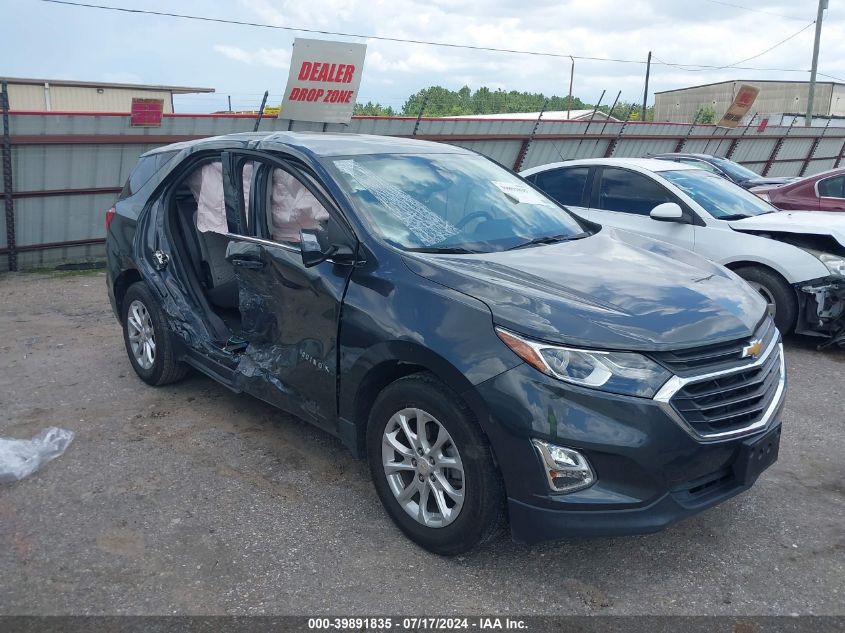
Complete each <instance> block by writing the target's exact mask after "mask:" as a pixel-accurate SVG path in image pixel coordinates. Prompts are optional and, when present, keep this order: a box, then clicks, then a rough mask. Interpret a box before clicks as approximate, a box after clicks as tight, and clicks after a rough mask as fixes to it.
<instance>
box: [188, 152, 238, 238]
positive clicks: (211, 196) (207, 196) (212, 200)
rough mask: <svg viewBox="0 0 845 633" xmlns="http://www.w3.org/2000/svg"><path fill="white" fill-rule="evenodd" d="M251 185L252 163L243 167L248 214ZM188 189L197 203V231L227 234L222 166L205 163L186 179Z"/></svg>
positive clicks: (214, 163) (216, 163)
mask: <svg viewBox="0 0 845 633" xmlns="http://www.w3.org/2000/svg"><path fill="white" fill-rule="evenodd" d="M251 183H252V163H247V164H246V165H244V170H243V189H244V201H245V202H246V211H247V212H249V189H250V185H251ZM188 187H190V189H191V193H192V194H193V195H194V198H195V199H196V201H197V230H199V231H201V232H202V233H206V232H212V233H228V232H229V226H228V223H227V222H226V206H225V199H224V195H223V164H222V163H221V162H219V161H215V162H213V163H207V164H205V165H203V166H202V167H200V168H199V169H197V170H196V171H194V173H193V174H191V176H190V177H189V178H188Z"/></svg>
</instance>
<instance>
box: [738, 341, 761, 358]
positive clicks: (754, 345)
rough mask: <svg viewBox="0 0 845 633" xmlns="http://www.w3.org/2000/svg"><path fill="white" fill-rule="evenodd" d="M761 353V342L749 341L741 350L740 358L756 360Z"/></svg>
mask: <svg viewBox="0 0 845 633" xmlns="http://www.w3.org/2000/svg"><path fill="white" fill-rule="evenodd" d="M762 351H763V341H751V343H749V344H748V345H746V346H745V347H743V348H742V357H743V358H748V357H749V356H750V357H751V358H757V357H758V356H759V355H760V352H762Z"/></svg>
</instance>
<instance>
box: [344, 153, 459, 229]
mask: <svg viewBox="0 0 845 633" xmlns="http://www.w3.org/2000/svg"><path fill="white" fill-rule="evenodd" d="M339 162H344V163H345V162H347V161H339ZM349 162H353V161H349ZM338 168H339V169H340V170H341V171H343V172H344V173H348V174H349V175H350V177H351V179H352V180H354V181H355V183H356V184H357V185H358V186H360V187H361V188H362V189H365V190H366V191H369V192H370V193H371V194H372V195H373V196H375V198H376V199H377V200H378V201H379V202H380V203H381V204H382V205H383V206H385V207H386V208H388V209H390V210H391V211H393V212H394V213H395V214H396V216H397V217H398V218H399V219H400V220H401V221H402V223H403V224H404V225H405V226H406V227H407V228H408V229H410V230H411V231H412V232H413V233H414V235H415V236H416V237H417V239H418V240H419V241H420V243H421V244H423V245H424V246H433V245H434V244H438V243H441V242H444V241H445V240H447V239H449V238H450V237H452V236H454V235H458V234H459V233H460V230H458V228H457V227H456V226H454V225H453V224H452V223H450V222H447V221H446V220H444V219H443V218H442V217H440V216H439V215H437V213H435V212H434V211H432V210H431V209H429V208H428V207H427V206H425V205H424V204H422V203H421V202H419V201H417V200H416V199H414V198H413V197H411V196H409V195H408V194H407V193H405V192H404V191H402V190H401V189H400V188H399V187H396V186H395V185H392V184H390V183H389V182H387V181H386V180H384V179H383V178H381V177H380V176H378V175H376V174H375V173H374V172H372V171H370V170H368V169H364V168H362V167H361V166H360V165H359V164H357V163H353V165H352V169H351V173H350V171H347V170H348V169H349V166H348V165H344V166H340V165H338Z"/></svg>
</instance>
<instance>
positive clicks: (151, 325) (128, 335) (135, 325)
mask: <svg viewBox="0 0 845 633" xmlns="http://www.w3.org/2000/svg"><path fill="white" fill-rule="evenodd" d="M123 342H124V343H125V345H126V353H127V355H128V356H129V362H130V363H132V368H133V369H134V370H135V373H136V374H138V377H139V378H140V379H141V380H143V381H144V382H146V383H148V384H150V385H156V386H158V385H166V384H168V383H171V382H176V381H177V380H179V379H181V378H182V377H183V376H184V375H185V373H186V372H187V367H186V365H185V364H184V363H181V362H179V361H177V360H176V354H175V350H174V349H173V343H172V341H171V340H170V332H169V331H168V329H167V325H166V321H165V318H164V313H163V312H162V310H161V306H159V303H158V301H157V300H156V299H155V297H154V296H153V294H152V293H151V292H150V289H149V288H147V285H146V284H145V283H144V282H142V281H139V282H136V283H134V284H132V285H131V286H130V287H129V289H128V290H127V291H126V295H125V296H124V298H123Z"/></svg>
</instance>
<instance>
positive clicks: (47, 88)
mask: <svg viewBox="0 0 845 633" xmlns="http://www.w3.org/2000/svg"><path fill="white" fill-rule="evenodd" d="M0 81H5V82H6V83H7V85H8V91H9V108H10V109H11V110H16V111H32V112H129V111H130V110H131V108H132V99H158V100H161V101H162V102H163V105H164V113H165V114H169V113H172V112H173V95H175V94H192V93H208V92H214V88H191V87H186V86H146V85H136V84H116V83H98V82H93V81H67V80H64V79H29V78H21V77H0Z"/></svg>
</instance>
